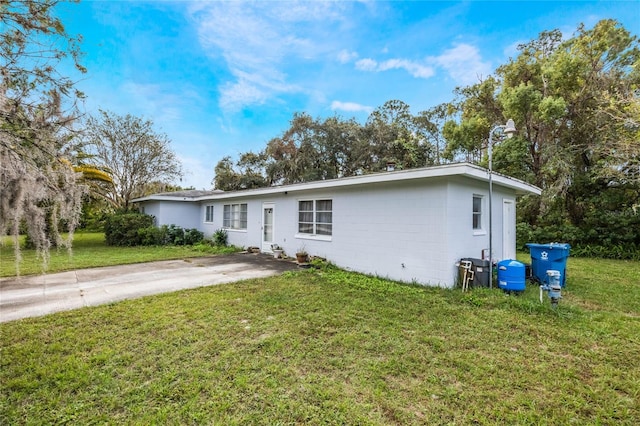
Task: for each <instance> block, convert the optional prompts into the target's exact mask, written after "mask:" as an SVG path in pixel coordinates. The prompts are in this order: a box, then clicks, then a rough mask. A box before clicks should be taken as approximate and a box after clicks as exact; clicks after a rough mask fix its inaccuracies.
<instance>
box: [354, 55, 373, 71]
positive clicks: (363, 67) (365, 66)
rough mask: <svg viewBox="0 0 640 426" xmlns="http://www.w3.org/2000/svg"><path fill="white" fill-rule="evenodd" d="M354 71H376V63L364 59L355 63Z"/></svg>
mask: <svg viewBox="0 0 640 426" xmlns="http://www.w3.org/2000/svg"><path fill="white" fill-rule="evenodd" d="M356 69H358V70H360V71H376V70H377V69H378V63H377V62H376V61H374V60H373V59H369V58H365V59H360V60H359V61H357V62H356Z"/></svg>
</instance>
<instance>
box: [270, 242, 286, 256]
mask: <svg viewBox="0 0 640 426" xmlns="http://www.w3.org/2000/svg"><path fill="white" fill-rule="evenodd" d="M271 250H272V251H273V257H275V258H276V259H280V258H281V257H282V253H283V252H284V250H283V249H282V247H280V246H279V245H277V244H271Z"/></svg>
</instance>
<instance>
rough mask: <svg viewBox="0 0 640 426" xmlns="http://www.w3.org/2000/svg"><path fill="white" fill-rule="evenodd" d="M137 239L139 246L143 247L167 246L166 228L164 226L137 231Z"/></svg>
mask: <svg viewBox="0 0 640 426" xmlns="http://www.w3.org/2000/svg"><path fill="white" fill-rule="evenodd" d="M138 237H139V238H140V244H141V245H143V246H160V245H165V244H167V241H168V239H167V227H166V226H164V225H163V226H161V227H157V226H149V227H147V228H141V229H138Z"/></svg>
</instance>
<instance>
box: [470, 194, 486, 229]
mask: <svg viewBox="0 0 640 426" xmlns="http://www.w3.org/2000/svg"><path fill="white" fill-rule="evenodd" d="M484 198H485V197H484V195H481V194H473V197H472V201H471V228H472V229H473V235H486V233H487V231H486V230H485V227H484V217H483V216H484ZM476 199H478V200H480V204H479V207H480V211H476V210H475V207H476V206H475V204H476V203H475V200H476ZM476 217H478V220H477V225H478V227H476V226H475V225H476Z"/></svg>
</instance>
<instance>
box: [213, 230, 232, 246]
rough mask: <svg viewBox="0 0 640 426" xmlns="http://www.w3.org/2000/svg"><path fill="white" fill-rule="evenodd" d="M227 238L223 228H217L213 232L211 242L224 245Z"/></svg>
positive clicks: (226, 242) (227, 235)
mask: <svg viewBox="0 0 640 426" xmlns="http://www.w3.org/2000/svg"><path fill="white" fill-rule="evenodd" d="M228 240H229V234H228V233H227V231H226V230H225V229H217V230H216V231H215V232H214V233H213V244H214V245H216V246H222V247H226V245H227V244H228Z"/></svg>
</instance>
